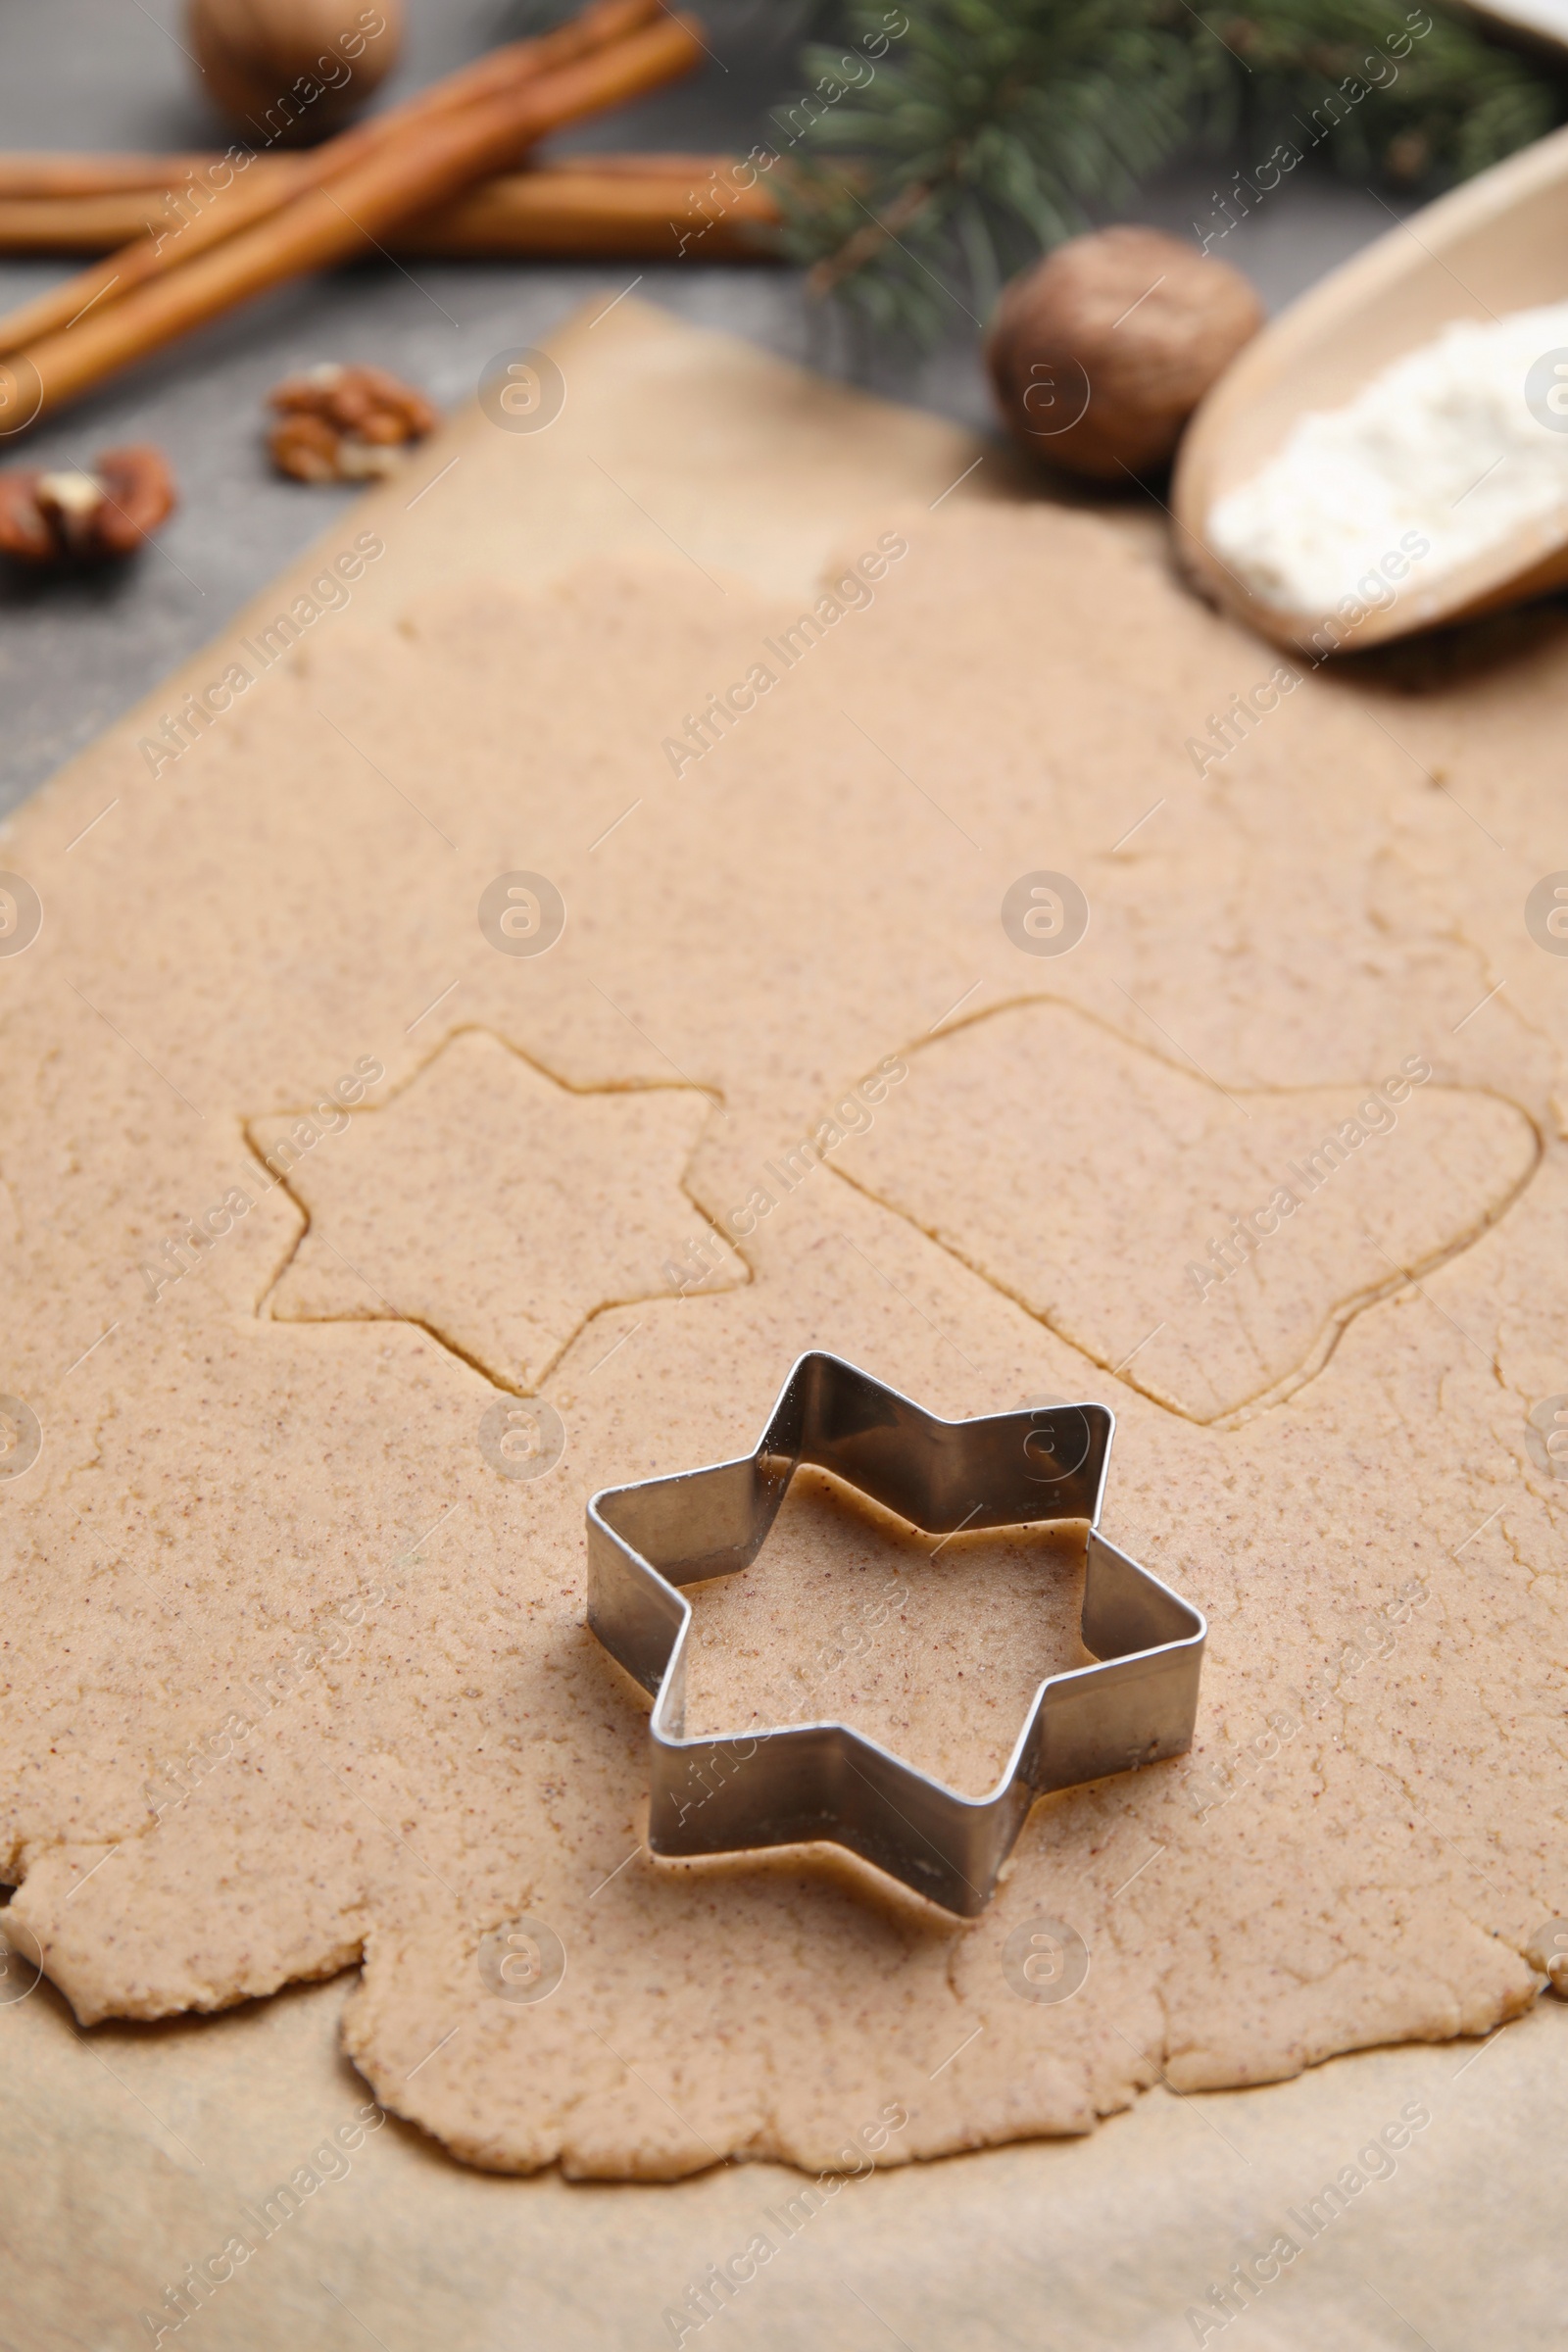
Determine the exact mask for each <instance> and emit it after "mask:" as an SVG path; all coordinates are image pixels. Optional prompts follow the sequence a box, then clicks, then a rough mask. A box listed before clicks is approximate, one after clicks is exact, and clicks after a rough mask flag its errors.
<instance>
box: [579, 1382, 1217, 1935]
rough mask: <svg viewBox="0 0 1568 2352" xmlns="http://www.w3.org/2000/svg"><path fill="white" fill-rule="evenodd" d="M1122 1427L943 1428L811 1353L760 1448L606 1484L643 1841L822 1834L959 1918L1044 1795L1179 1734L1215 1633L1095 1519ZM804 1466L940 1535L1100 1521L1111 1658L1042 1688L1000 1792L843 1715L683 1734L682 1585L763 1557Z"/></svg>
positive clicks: (977, 1901)
mask: <svg viewBox="0 0 1568 2352" xmlns="http://www.w3.org/2000/svg"><path fill="white" fill-rule="evenodd" d="M1114 1428H1115V1416H1114V1415H1113V1414H1112V1413H1111V1412H1110V1411H1109V1409H1108V1408H1107V1407H1106V1406H1104V1405H1103V1404H1077V1405H1061V1406H1055V1407H1053V1408H1050V1409H1047V1408H1044V1407H1033V1408H1030V1409H1026V1410H1024V1411H1021V1412H1011V1413H991V1414H987V1415H985V1416H983V1417H982V1418H981V1419H979V1420H975V1421H941V1420H938V1419H937V1418H936V1416H935V1415H934V1414H931V1413H927V1412H923V1411H922V1410H921V1408H920V1406H919V1405H917V1404H913V1403H911V1402H910V1400H909V1398H908V1397H901V1396H899V1395H898V1393H897V1392H896V1391H895V1390H893V1389H888V1388H884V1387H883V1386H882V1383H881V1382H880V1381H877V1380H873V1379H872V1378H871V1377H870V1375H869V1374H868V1373H865V1372H860V1371H858V1370H857V1369H856V1367H855V1366H854V1365H853V1364H847V1363H845V1362H843V1361H842V1359H841V1358H840V1357H838V1356H835V1355H823V1354H820V1353H817V1352H815V1351H813V1352H811V1353H810V1354H808V1355H803V1356H802V1357H801V1358H800V1361H799V1362H798V1363H797V1364H796V1366H795V1368H794V1370H793V1371H792V1372H791V1374H790V1376H789V1379H788V1380H787V1381H786V1382H785V1384H784V1388H783V1392H782V1394H781V1395H780V1397H779V1400H778V1402H777V1404H776V1405H775V1406H774V1408H773V1412H772V1417H771V1418H770V1420H769V1421H768V1424H767V1427H766V1429H765V1430H764V1431H763V1432H762V1435H761V1438H760V1441H759V1442H758V1446H757V1449H756V1451H755V1452H754V1453H750V1454H746V1455H744V1456H743V1457H742V1458H741V1459H740V1460H739V1461H732V1462H715V1463H713V1464H712V1465H711V1467H710V1468H708V1469H705V1470H687V1471H683V1472H681V1473H679V1474H678V1475H676V1476H675V1477H672V1478H649V1479H644V1480H642V1481H641V1482H640V1483H639V1484H637V1485H636V1486H629V1487H605V1488H602V1489H601V1491H600V1492H599V1493H598V1494H597V1495H594V1496H593V1498H592V1500H591V1501H590V1502H589V1505H588V1622H589V1624H590V1625H591V1626H592V1628H593V1630H594V1632H595V1633H596V1634H597V1635H598V1637H599V1639H600V1641H601V1642H603V1643H604V1645H605V1647H606V1648H607V1649H608V1650H609V1651H610V1653H611V1655H612V1656H613V1657H614V1658H616V1659H618V1661H619V1663H620V1664H621V1665H622V1666H624V1667H625V1669H626V1671H627V1673H628V1674H630V1675H632V1676H633V1677H634V1678H635V1679H636V1680H637V1681H638V1682H639V1683H641V1685H642V1687H643V1689H644V1690H645V1691H650V1692H652V1694H653V1698H654V1710H653V1715H652V1718H651V1720H650V1724H649V1734H650V1744H651V1748H652V1753H653V1787H652V1803H651V1806H650V1814H649V1827H648V1843H649V1848H650V1850H651V1851H652V1852H653V1853H656V1854H666V1855H677V1854H678V1855H691V1854H720V1853H732V1852H736V1851H738V1850H742V1849H744V1848H747V1847H752V1846H771V1845H797V1844H803V1843H807V1842H809V1841H812V1840H819V1839H826V1840H830V1841H831V1842H832V1843H834V1844H836V1845H843V1846H847V1847H848V1848H849V1849H850V1851H851V1852H852V1853H855V1854H858V1855H859V1856H860V1857H861V1859H862V1860H863V1861H866V1862H871V1863H874V1864H875V1865H876V1867H877V1868H878V1869H879V1870H884V1871H886V1872H887V1873H888V1875H889V1876H890V1877H891V1878H895V1879H900V1880H902V1881H903V1883H904V1885H905V1886H906V1887H913V1888H914V1890H915V1892H916V1893H918V1894H923V1895H925V1896H926V1897H928V1898H929V1900H931V1901H932V1902H935V1903H940V1904H941V1905H942V1906H943V1907H944V1909H946V1910H949V1911H954V1912H956V1913H958V1914H959V1915H960V1916H962V1917H965V1918H969V1917H973V1915H974V1914H975V1913H977V1912H979V1911H982V1910H983V1909H984V1908H985V1906H986V1903H987V1902H988V1901H989V1900H990V1897H991V1894H992V1891H993V1889H994V1887H995V1886H996V1882H997V1874H998V1872H999V1871H1000V1869H1001V1868H1002V1865H1003V1863H1004V1862H1005V1859H1006V1857H1007V1854H1008V1852H1009V1850H1010V1848H1011V1846H1012V1843H1013V1840H1014V1839H1015V1838H1016V1837H1017V1835H1018V1832H1019V1831H1020V1829H1021V1828H1022V1827H1023V1823H1024V1819H1025V1816H1026V1815H1027V1813H1028V1811H1029V1808H1030V1806H1031V1804H1032V1803H1033V1802H1034V1799H1035V1798H1036V1797H1037V1796H1041V1795H1044V1794H1045V1793H1046V1792H1047V1790H1049V1789H1070V1788H1072V1787H1074V1786H1075V1785H1076V1784H1077V1783H1079V1782H1081V1781H1093V1780H1099V1779H1100V1778H1101V1777H1102V1776H1103V1774H1106V1773H1112V1772H1126V1771H1129V1770H1131V1769H1132V1768H1133V1767H1134V1766H1136V1765H1140V1764H1152V1763H1154V1762H1156V1761H1158V1759H1159V1758H1160V1757H1162V1756H1174V1755H1179V1754H1181V1753H1182V1751H1183V1750H1184V1749H1185V1748H1187V1747H1189V1746H1190V1745H1191V1744H1192V1737H1193V1722H1194V1718H1195V1716H1196V1714H1197V1711H1198V1678H1199V1673H1200V1669H1201V1664H1202V1655H1203V1642H1204V1638H1205V1635H1206V1633H1207V1628H1206V1626H1205V1624H1204V1622H1203V1618H1202V1616H1201V1613H1200V1612H1199V1611H1198V1610H1197V1609H1195V1608H1193V1607H1192V1606H1191V1604H1190V1603H1189V1602H1187V1601H1185V1600H1182V1599H1180V1598H1178V1596H1177V1595H1176V1593H1172V1592H1171V1591H1170V1590H1169V1589H1168V1587H1166V1586H1165V1585H1162V1584H1161V1583H1160V1582H1159V1579H1158V1578H1157V1577H1153V1576H1151V1575H1150V1573H1149V1571H1148V1569H1147V1568H1140V1567H1139V1565H1138V1563H1137V1561H1136V1560H1130V1559H1129V1558H1128V1557H1127V1554H1126V1553H1125V1552H1123V1551H1118V1550H1117V1548H1116V1546H1115V1544H1111V1543H1108V1542H1107V1541H1106V1539H1105V1538H1104V1537H1103V1535H1102V1534H1101V1532H1100V1505H1101V1498H1102V1495H1103V1489H1104V1484H1105V1467H1106V1462H1107V1458H1108V1456H1109V1452H1110V1441H1111V1435H1112V1432H1113V1430H1114ZM802 1462H809V1463H812V1464H814V1465H815V1466H816V1467H817V1468H818V1469H822V1470H830V1471H832V1472H834V1473H835V1474H836V1475H837V1476H838V1477H839V1478H842V1479H844V1480H845V1481H847V1483H848V1484H849V1485H851V1486H853V1487H858V1489H859V1490H860V1492H861V1493H862V1494H865V1495H870V1496H871V1498H872V1499H873V1501H876V1502H879V1503H882V1504H883V1505H884V1506H885V1507H886V1508H887V1509H889V1510H892V1511H897V1512H898V1513H899V1514H900V1515H901V1516H902V1517H903V1518H905V1519H907V1520H908V1521H910V1522H911V1523H912V1524H913V1525H914V1526H915V1527H918V1528H923V1529H926V1530H928V1531H930V1532H931V1533H933V1534H938V1535H942V1534H955V1533H956V1532H957V1530H959V1529H960V1528H962V1529H964V1530H968V1529H971V1528H992V1527H1015V1526H1022V1525H1027V1524H1029V1523H1032V1522H1038V1521H1042V1520H1061V1519H1086V1520H1087V1521H1088V1522H1089V1539H1088V1558H1087V1562H1086V1569H1085V1577H1084V1600H1083V1613H1082V1619H1081V1624H1082V1632H1083V1640H1084V1644H1085V1647H1086V1648H1088V1649H1090V1650H1091V1651H1093V1653H1094V1655H1095V1656H1096V1657H1097V1658H1098V1659H1100V1660H1102V1661H1103V1663H1102V1664H1099V1665H1095V1666H1080V1667H1075V1668H1073V1669H1071V1670H1070V1671H1069V1672H1067V1673H1063V1674H1054V1675H1051V1676H1049V1677H1048V1678H1047V1680H1046V1681H1045V1682H1043V1683H1042V1684H1041V1686H1040V1688H1039V1690H1038V1691H1036V1692H1035V1695H1034V1700H1033V1703H1032V1705H1031V1706H1030V1709H1029V1712H1028V1716H1027V1718H1026V1720H1025V1722H1024V1726H1023V1729H1022V1731H1021V1732H1020V1733H1019V1735H1018V1739H1017V1742H1016V1744H1015V1745H1014V1747H1013V1750H1012V1754H1011V1756H1010V1757H1009V1758H1008V1760H1007V1764H1006V1768H1005V1771H1004V1772H1003V1775H1002V1778H1001V1779H1000V1781H999V1782H998V1783H997V1786H996V1788H995V1789H993V1790H992V1791H991V1793H990V1794H989V1795H988V1796H981V1797H968V1796H960V1795H959V1794H958V1793H957V1792H956V1790H955V1789H948V1788H946V1787H944V1786H943V1784H942V1783H941V1782H940V1781H935V1780H932V1779H931V1778H930V1777H929V1776H928V1775H927V1774H925V1773H923V1772H920V1771H918V1770H917V1769H916V1768H915V1767H914V1766H913V1765H912V1764H905V1763H901V1762H900V1760H899V1758H898V1757H897V1756H894V1755H891V1754H890V1753H889V1752H888V1750H887V1749H886V1748H884V1747H879V1746H878V1745H877V1743H876V1741H875V1740H867V1739H865V1738H864V1737H863V1736H862V1735H861V1734H860V1733H858V1732H853V1731H851V1730H850V1729H849V1728H848V1727H847V1726H846V1725H844V1724H842V1723H804V1724H791V1725H787V1726H784V1727H781V1728H779V1729H777V1730H773V1731H767V1732H763V1733H760V1734H759V1735H757V1736H756V1737H755V1738H753V1737H752V1736H750V1735H746V1736H743V1737H742V1738H740V1739H738V1740H737V1739H735V1738H733V1737H732V1738H730V1739H727V1740H725V1739H715V1738H711V1737H704V1738H701V1739H695V1740H688V1739H686V1738H685V1737H684V1724H685V1707H686V1642H687V1634H688V1631H689V1629H690V1626H691V1617H692V1611H691V1603H690V1602H689V1601H688V1600H686V1599H685V1598H684V1597H683V1596H682V1594H681V1593H680V1591H679V1588H680V1587H681V1586H682V1585H696V1584H701V1583H703V1581H704V1580H705V1579H706V1578H708V1577H714V1576H733V1575H734V1574H735V1573H736V1571H737V1570H738V1569H741V1568H745V1567H748V1566H749V1565H750V1564H751V1562H752V1561H753V1560H754V1559H755V1558H756V1556H757V1554H758V1552H759V1551H760V1548H761V1545H762V1542H763V1539H764V1537H765V1536H766V1534H767V1531H768V1529H769V1528H770V1527H771V1526H772V1524H773V1520H774V1517H775V1515H776V1514H777V1511H778V1507H779V1504H780V1503H781V1502H782V1501H783V1499H784V1495H785V1491H786V1489H787V1488H788V1486H789V1483H790V1479H791V1477H792V1476H793V1474H794V1472H795V1470H796V1468H797V1466H798V1465H799V1464H800V1463H802ZM742 1751H747V1752H744V1753H743V1752H742Z"/></svg>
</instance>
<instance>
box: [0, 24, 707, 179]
mask: <svg viewBox="0 0 1568 2352" xmlns="http://www.w3.org/2000/svg"><path fill="white" fill-rule="evenodd" d="M656 13H657V11H656V9H655V8H654V7H653V6H648V7H645V8H644V10H643V11H642V14H641V15H640V16H639V18H638V20H637V23H638V24H646V23H647V22H649V21H650V20H651V19H652V18H653V16H654V15H655V14H656ZM578 22H579V24H582V23H584V22H586V20H584V19H579V20H578ZM622 30H623V31H626V32H630V31H635V30H636V25H633V24H627V25H624V26H623V27H622ZM609 37H613V38H616V39H618V38H620V34H619V33H616V34H613V36H609ZM532 46H533V45H532V44H531V43H530V44H528V47H529V48H530V49H531V48H532ZM520 47H521V44H514V45H513V47H512V50H511V52H510V54H511V55H512V56H513V57H514V58H515V57H516V56H517V54H518V51H519V48H520ZM507 54H509V53H508V52H505V51H502V50H495V51H492V52H491V54H490V55H489V56H488V57H486V58H482V59H480V60H479V62H478V65H477V66H473V67H466V68H465V69H464V70H463V73H458V74H449V75H448V76H447V78H446V79H445V80H444V81H439V82H433V83H432V84H431V85H430V88H429V89H428V90H426V91H424V92H423V93H421V97H422V99H423V100H428V99H430V98H432V97H440V96H442V94H443V93H444V94H445V95H446V97H447V98H448V99H449V100H450V99H451V93H452V92H453V90H454V89H455V88H456V89H458V91H459V100H458V101H457V102H460V103H464V104H466V101H467V99H468V98H482V97H490V96H493V95H494V91H493V89H490V88H484V89H479V88H474V87H471V86H468V87H465V86H464V85H466V83H467V81H468V77H469V76H470V75H472V74H476V73H479V72H480V71H483V72H484V73H486V75H487V76H488V75H490V74H491V73H493V72H494V60H495V59H496V58H498V57H502V56H504V55H507ZM548 62H554V63H557V64H567V63H569V62H570V61H569V59H567V58H558V59H556V60H554V61H547V63H548ZM419 102H420V101H418V100H411V101H409V104H408V106H404V107H399V108H395V109H393V110H392V111H391V112H390V113H387V114H384V115H377V116H375V117H373V118H372V120H371V121H370V122H369V123H362V124H361V125H360V128H361V129H362V130H366V131H372V130H376V129H377V128H384V127H386V126H387V125H391V124H395V123H398V122H399V121H401V120H407V119H408V115H409V110H410V108H411V107H412V106H414V105H416V104H417V103H419ZM319 152H321V151H320V150H318V153H319ZM290 160H291V159H290V158H289V157H287V156H273V155H263V154H258V155H256V156H253V157H252V159H251V161H250V163H249V165H248V167H247V169H248V170H250V171H253V172H254V171H260V172H275V170H276V167H277V166H278V164H280V163H281V164H284V165H285V166H286V165H287V164H288V162H289V161H290ZM228 161H230V157H229V156H225V155H216V154H199V155H158V154H150V153H149V154H136V155H96V154H89V153H86V152H83V151H78V150H73V149H70V148H64V149H55V148H39V149H36V150H34V151H32V152H30V153H29V152H28V151H27V150H26V149H25V148H23V149H17V150H15V151H13V152H12V153H10V154H0V200H4V201H10V200H11V199H13V198H16V199H18V200H22V201H25V200H26V199H27V198H30V197H34V196H37V197H45V196H47V197H59V198H61V199H63V200H69V199H71V198H73V197H87V196H125V195H131V194H135V193H139V192H141V191H143V190H145V189H159V190H162V189H165V188H178V187H182V186H184V184H185V183H186V182H187V181H189V180H191V179H205V178H210V177H211V175H212V173H213V172H215V171H216V170H217V168H218V167H219V166H220V165H221V164H223V163H226V162H228ZM726 161H727V159H726V158H725V157H723V156H716V155H680V154H674V153H665V152H664V151H662V150H660V151H658V152H656V153H652V154H648V155H631V154H627V153H625V152H623V151H622V150H621V149H619V148H617V149H615V150H614V151H613V152H611V153H606V154H603V155H601V154H597V153H594V152H592V151H587V152H584V153H582V154H579V155H559V156H552V157H548V158H546V159H544V160H542V161H540V162H538V163H536V164H531V165H530V166H529V169H530V170H533V171H541V172H546V171H548V172H630V173H632V174H633V175H634V176H637V177H642V176H644V175H649V174H652V173H654V172H669V173H671V174H673V175H674V176H675V177H677V178H701V177H703V176H704V175H705V174H706V173H707V172H710V171H711V170H713V169H715V168H718V167H720V166H722V165H724V164H725V163H726Z"/></svg>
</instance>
